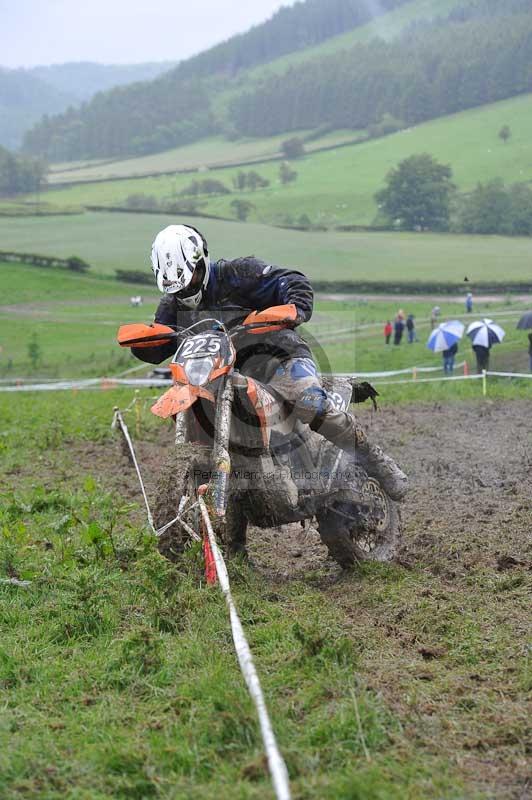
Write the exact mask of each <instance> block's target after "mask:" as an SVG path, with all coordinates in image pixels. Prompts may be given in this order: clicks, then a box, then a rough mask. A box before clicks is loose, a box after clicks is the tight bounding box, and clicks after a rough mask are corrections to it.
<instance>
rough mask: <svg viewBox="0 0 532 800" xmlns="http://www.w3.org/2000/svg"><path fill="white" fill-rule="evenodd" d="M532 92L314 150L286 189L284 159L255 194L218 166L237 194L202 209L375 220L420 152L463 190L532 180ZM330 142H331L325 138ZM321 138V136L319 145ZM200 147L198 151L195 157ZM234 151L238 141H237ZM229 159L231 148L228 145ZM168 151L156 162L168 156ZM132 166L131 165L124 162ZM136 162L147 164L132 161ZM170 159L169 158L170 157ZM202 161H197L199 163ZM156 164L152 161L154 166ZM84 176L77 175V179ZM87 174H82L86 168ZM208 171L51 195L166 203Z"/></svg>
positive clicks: (268, 167) (266, 216) (233, 171)
mask: <svg viewBox="0 0 532 800" xmlns="http://www.w3.org/2000/svg"><path fill="white" fill-rule="evenodd" d="M531 101H532V95H524V96H523V97H517V98H514V99H512V100H505V101H502V102H499V103H492V104H490V105H487V106H483V107H481V108H475V109H472V110H471V111H463V112H461V113H459V114H453V115H450V116H448V117H443V118H440V119H437V120H433V121H431V122H426V123H424V124H422V125H418V126H415V127H412V128H409V129H407V130H404V131H400V132H398V133H395V134H393V135H391V136H385V137H382V138H380V139H373V140H371V141H367V142H362V143H360V144H355V145H350V146H346V147H341V148H336V149H333V150H330V151H327V152H321V153H309V154H308V155H306V156H305V157H304V158H302V159H300V160H299V161H297V162H296V163H295V164H294V167H295V169H296V171H297V173H298V176H297V180H296V181H295V182H293V183H290V184H288V185H285V186H282V185H281V184H280V181H279V162H268V163H263V164H260V163H256V164H254V165H253V169H255V170H256V171H257V172H258V173H259V174H260V175H262V176H264V177H265V178H266V179H269V180H270V186H269V187H267V188H265V189H261V190H257V191H255V192H249V191H247V192H236V191H235V190H234V187H233V179H234V178H235V177H236V175H237V173H238V171H239V169H238V168H237V167H232V168H228V169H223V170H221V169H220V170H216V171H215V172H213V173H212V177H214V178H216V179H217V180H220V181H222V182H223V183H224V184H225V185H226V186H227V187H228V188H231V189H232V190H233V191H232V193H231V194H229V195H226V196H223V197H210V196H208V195H203V196H199V197H198V198H197V200H198V203H199V206H200V208H201V211H202V212H204V213H210V214H217V215H220V216H225V217H233V216H234V209H233V208H232V207H231V202H232V201H233V200H234V199H235V198H241V199H244V200H247V201H249V202H251V203H252V204H253V208H252V209H251V211H250V214H249V220H250V221H257V220H259V221H263V222H267V223H270V224H271V223H281V224H283V223H284V224H287V223H288V224H290V223H294V222H297V219H298V218H299V217H300V216H301V215H302V214H306V215H307V216H308V217H309V218H310V221H311V222H312V223H313V224H318V223H320V224H325V225H332V226H334V225H342V224H370V223H371V222H372V221H373V219H374V217H375V214H376V212H377V207H376V205H375V200H374V194H375V192H377V191H378V190H379V189H380V188H381V187H382V185H383V182H384V179H385V176H386V174H387V172H388V170H389V169H391V168H392V167H394V166H396V165H397V164H398V162H399V161H401V160H402V159H404V158H406V157H408V156H410V155H413V154H414V153H420V152H429V153H431V154H433V155H434V156H435V157H436V158H437V159H438V160H439V161H441V162H442V163H449V164H451V166H452V168H453V180H454V182H455V183H456V185H457V187H458V190H459V191H460V192H467V191H471V190H472V189H473V188H474V187H475V185H476V184H477V183H478V182H479V181H481V182H485V181H488V180H491V179H493V178H502V179H503V180H505V181H506V182H507V183H522V182H528V181H530V179H531V173H530V163H532V102H531ZM503 125H509V126H510V129H511V132H512V136H511V139H510V140H509V141H508V142H507V144H503V142H501V140H500V139H499V138H498V131H499V130H500V129H501V127H502V126H503ZM268 141H269V140H266V139H264V140H259V144H260V145H261V147H263V148H264V149H266V148H267V147H271V149H272V150H273V149H274V147H275V146H276V144H277V143H278V139H277V138H275V137H273V138H272V139H271V140H270V145H268ZM322 141H327V140H322ZM319 142H320V140H319V139H318V140H317V141H316V144H319ZM204 144H205V146H206V149H205V150H202V151H200V155H201V157H202V158H203V157H206V156H208V155H209V153H210V154H211V155H214V154H215V153H216V152H217V147H218V145H219V143H218V142H211V143H210V147H208V146H207V145H206V143H204ZM199 147H200V144H197V145H191V146H190V149H188V148H183V150H182V154H181V155H180V151H179V150H178V151H175V153H174V156H173V158H174V163H181V164H182V163H184V162H185V161H186V160H187V159H189V161H190V162H191V163H194V161H193V159H195V158H197V157H198V150H197V148H199ZM194 149H195V153H196V154H194ZM232 152H233V153H234V154H235V155H236V153H237V152H238V145H236V144H235V150H234V151H232ZM223 155H224V157H225V158H228V157H229V156H230V155H231V151H230V150H227V149H225V150H223ZM163 156H165V154H161V155H160V156H159V157H156V156H152V158H153V159H156V158H160V159H162V158H163ZM121 163H122V165H123V168H124V169H126V164H127V162H125V161H124V162H121ZM130 163H131V164H132V165H135V164H137V165H138V164H140V163H142V160H141V159H139V160H138V162H135V161H132V162H130ZM166 163H167V162H166ZM196 163H197V161H196ZM153 165H154V162H152V166H153ZM119 166H120V165H119V164H117V165H112V164H110V165H107V166H102V167H94V168H92V171H91V170H88V171H87V173H88V174H87V177H91V176H95V175H96V174H97V171H98V170H105V169H108V170H109V171H111V170H113V169H116V168H118V167H119ZM76 174H77V173H75V172H73V173H71V176H75V175H76ZM80 174H81V175H83V172H82V171H80ZM201 177H202V175H201V174H199V175H196V176H194V175H179V174H177V175H164V176H161V177H158V178H138V179H134V180H112V181H107V182H103V183H98V184H86V185H78V186H72V187H70V188H65V189H61V190H59V189H51V190H49V191H48V193H47V195H46V199H47V200H48V201H50V202H52V203H54V204H57V205H58V206H60V207H65V206H70V205H91V204H92V205H115V206H116V205H121V204H123V203H124V202H125V200H126V198H127V197H128V196H129V195H132V194H137V193H142V194H145V195H151V196H153V197H155V198H157V199H158V200H159V201H161V202H175V201H176V200H178V199H179V197H178V195H179V193H180V192H182V191H183V189H184V188H185V187H186V186H187V184H190V182H191V180H192V179H194V178H201Z"/></svg>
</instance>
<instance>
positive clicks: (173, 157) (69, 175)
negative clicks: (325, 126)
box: [49, 130, 357, 185]
mask: <svg viewBox="0 0 532 800" xmlns="http://www.w3.org/2000/svg"><path fill="white" fill-rule="evenodd" d="M309 133H310V131H298V136H303V137H305V136H306V135H307V134H309ZM290 136H291V134H280V135H278V136H270V137H264V138H263V139H260V138H257V139H237V140H236V141H229V140H228V139H224V138H223V137H221V136H212V137H209V138H207V139H202V140H201V141H199V142H194V143H193V144H189V145H185V146H183V147H177V148H174V149H173V150H165V151H164V152H162V153H154V154H152V155H148V156H139V157H137V158H128V159H123V160H121V161H112V160H109V161H94V162H92V161H87V162H77V163H75V164H74V165H73V166H70V165H69V164H61V165H57V166H55V167H54V166H53V167H52V170H51V173H50V176H49V182H50V184H52V185H53V184H54V183H64V182H72V183H78V182H81V181H88V180H100V179H104V178H105V179H111V178H125V177H130V176H133V175H138V176H142V175H146V174H150V173H153V172H165V171H166V172H177V171H179V170H184V169H199V170H201V169H207V168H210V167H216V166H218V165H222V164H231V163H233V164H238V163H240V162H242V161H253V160H257V161H258V160H259V159H265V158H271V157H274V156H279V155H280V146H281V142H283V141H284V140H285V139H287V138H289V137H290ZM356 138H357V134H356V132H355V131H349V130H338V131H331V132H330V133H327V134H324V135H323V136H319V137H317V138H316V139H313V140H312V141H311V142H308V144H307V145H306V149H307V150H308V151H309V152H312V151H313V150H317V149H319V148H321V147H332V146H334V145H337V144H342V143H344V142H350V141H353V140H354V139H356ZM248 169H250V168H248ZM189 180H190V177H189Z"/></svg>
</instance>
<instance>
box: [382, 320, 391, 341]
mask: <svg viewBox="0 0 532 800" xmlns="http://www.w3.org/2000/svg"><path fill="white" fill-rule="evenodd" d="M392 332H393V327H392V323H391V322H390V320H389V319H388V320H386V324H385V326H384V341H385V343H386V344H390V337H391V335H392Z"/></svg>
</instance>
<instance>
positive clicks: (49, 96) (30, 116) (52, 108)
mask: <svg viewBox="0 0 532 800" xmlns="http://www.w3.org/2000/svg"><path fill="white" fill-rule="evenodd" d="M71 101H72V100H71V98H70V97H68V96H67V95H65V94H64V93H63V92H61V91H59V90H58V89H57V88H55V87H53V86H49V85H48V84H47V83H45V82H44V81H42V80H40V79H39V78H37V77H35V76H33V75H32V76H29V75H27V74H26V73H25V72H23V71H22V70H11V69H3V68H2V67H0V145H7V146H8V147H17V146H18V145H19V143H20V140H21V138H22V135H23V133H24V131H25V130H27V129H28V128H30V127H31V125H33V124H34V123H35V122H36V121H37V120H38V119H39V118H40V117H41V116H42V115H43V114H46V113H48V114H54V113H57V112H59V111H62V110H63V109H64V108H66V106H67V105H68V104H69V102H71Z"/></svg>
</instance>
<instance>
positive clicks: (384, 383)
mask: <svg viewBox="0 0 532 800" xmlns="http://www.w3.org/2000/svg"><path fill="white" fill-rule="evenodd" d="M481 378H482V375H442V376H441V377H439V378H419V379H418V380H416V381H413V380H409V381H375V386H393V384H395V385H397V384H399V383H404V384H408V386H415V385H416V384H418V383H435V382H436V381H476V380H479V379H481Z"/></svg>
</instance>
